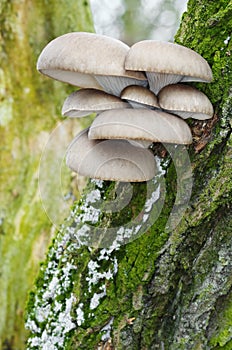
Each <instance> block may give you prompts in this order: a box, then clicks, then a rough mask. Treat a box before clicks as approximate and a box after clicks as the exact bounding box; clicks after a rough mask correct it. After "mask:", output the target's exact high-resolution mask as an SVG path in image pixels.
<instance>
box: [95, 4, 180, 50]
mask: <svg viewBox="0 0 232 350" xmlns="http://www.w3.org/2000/svg"><path fill="white" fill-rule="evenodd" d="M90 5H91V9H92V14H93V20H94V27H95V31H96V32H97V33H98V34H105V35H108V36H112V37H114V38H117V39H120V40H122V41H124V42H125V43H127V44H128V45H132V44H133V43H135V42H136V41H140V40H144V39H154V40H165V41H173V39H174V35H175V33H176V31H177V29H178V26H179V23H180V20H181V16H182V14H183V12H184V11H185V10H186V8H187V0H114V1H108V0H101V1H99V0H90Z"/></svg>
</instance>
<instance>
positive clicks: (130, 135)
mask: <svg viewBox="0 0 232 350" xmlns="http://www.w3.org/2000/svg"><path fill="white" fill-rule="evenodd" d="M88 137H89V138H90V139H92V140H93V139H98V140H99V139H128V140H137V141H138V140H146V141H150V142H164V143H175V144H190V143H192V134H191V130H190V128H189V126H188V124H187V123H186V122H185V121H184V120H182V119H181V118H179V117H176V116H174V115H172V114H169V113H166V112H163V111H159V110H150V109H114V110H109V111H104V112H102V113H100V114H99V115H98V116H97V117H96V118H95V119H94V121H93V123H92V125H91V126H90V128H89V133H88Z"/></svg>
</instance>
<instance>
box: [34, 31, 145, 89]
mask: <svg viewBox="0 0 232 350" xmlns="http://www.w3.org/2000/svg"><path fill="white" fill-rule="evenodd" d="M128 50H129V46H127V45H126V44H124V43H123V42H121V41H120V40H117V39H114V38H110V37H107V36H104V35H99V34H95V33H85V32H71V33H67V34H64V35H61V36H59V37H57V38H56V39H54V40H52V41H51V42H49V43H48V44H47V45H46V46H45V48H44V49H43V50H42V52H41V54H40V56H39V58H38V62H37V69H38V70H39V71H40V72H41V73H43V74H45V75H47V76H49V77H51V78H54V79H56V80H60V81H65V82H68V83H71V84H73V85H77V86H80V87H90V88H91V87H92V88H97V89H100V90H101V87H100V85H99V84H98V83H97V81H96V80H95V78H94V75H103V76H104V75H110V76H125V77H129V78H135V79H139V80H143V81H146V77H145V75H144V74H143V73H141V72H126V70H125V69H124V61H125V56H126V54H127V52H128ZM70 73H71V74H70ZM74 73H75V74H76V77H75V75H74ZM83 75H84V76H83ZM86 75H87V76H86ZM94 83H95V85H94ZM91 84H93V85H94V86H92V85H91Z"/></svg>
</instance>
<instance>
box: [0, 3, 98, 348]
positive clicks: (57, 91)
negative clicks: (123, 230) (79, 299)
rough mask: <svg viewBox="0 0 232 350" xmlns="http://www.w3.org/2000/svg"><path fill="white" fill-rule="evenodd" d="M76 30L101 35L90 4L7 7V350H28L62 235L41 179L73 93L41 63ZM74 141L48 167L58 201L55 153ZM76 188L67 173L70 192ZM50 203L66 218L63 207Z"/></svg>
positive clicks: (0, 128)
mask: <svg viewBox="0 0 232 350" xmlns="http://www.w3.org/2000/svg"><path fill="white" fill-rule="evenodd" d="M74 30H77V31H93V27H92V18H91V14H90V10H89V4H88V1H81V0H78V1H76V0H75V1H72V0H71V1H68V2H67V1H58V2H57V1H49V2H48V1H43V0H32V1H29V2H28V1H18V0H14V1H5V0H1V1H0V61H1V68H0V101H1V102H0V139H1V144H0V148H1V158H0V184H1V191H0V241H1V242H0V261H1V262H0V286H1V287H0V305H1V307H0V349H13V348H14V349H18V350H19V349H25V337H26V335H25V327H24V315H23V313H24V309H25V302H26V298H27V294H28V291H29V290H30V289H31V288H32V285H33V282H34V279H35V276H36V275H37V273H38V270H39V262H40V261H41V260H42V259H44V257H45V251H46V250H47V246H48V243H49V242H50V239H51V236H52V233H53V232H54V227H53V228H52V223H51V221H50V220H49V219H48V217H47V215H46V213H45V211H44V209H43V207H42V206H41V200H40V194H39V188H38V176H39V171H40V172H41V166H40V165H41V161H40V158H41V153H42V152H43V150H44V146H45V144H46V141H47V140H49V135H50V133H51V131H52V130H53V129H55V127H56V126H57V125H59V124H60V123H61V120H60V119H59V116H60V115H61V113H60V108H61V105H62V102H63V101H64V98H65V97H66V96H67V94H68V91H70V88H68V87H65V86H64V84H61V83H54V82H52V81H50V80H49V79H47V80H46V79H44V77H42V76H40V75H39V74H38V72H37V71H36V61H37V57H38V55H39V53H40V52H41V50H42V48H43V47H44V46H45V45H46V43H47V42H48V41H50V40H51V39H53V38H54V37H57V36H58V35H61V34H63V33H66V32H68V31H74ZM72 137H73V132H72V128H71V125H70V124H69V125H68V127H64V128H63V134H62V135H60V137H57V138H56V140H55V141H56V142H54V143H53V154H52V152H51V150H50V160H49V157H48V153H49V152H47V153H46V155H47V158H46V159H45V160H44V161H43V162H42V165H43V166H44V167H43V171H44V173H43V174H42V175H43V179H44V181H43V184H44V185H46V188H49V195H50V197H51V198H54V196H55V195H56V194H55V192H56V188H57V184H58V181H57V178H55V177H54V172H53V173H52V171H53V170H54V166H55V159H56V158H55V157H54V153H56V152H55V151H56V150H57V148H58V147H60V146H59V145H60V143H62V142H63V140H65V142H67V140H69V141H70V140H71V139H72ZM43 153H44V152H43ZM46 161H47V163H46ZM49 172H51V174H52V176H53V179H52V177H51V174H49ZM45 174H47V179H50V183H46V181H45V179H46V176H45ZM69 188H70V173H67V174H66V178H64V183H63V190H64V192H65V191H67V192H68V190H69ZM46 203H47V210H48V211H49V208H50V209H51V208H52V207H53V206H55V208H56V210H57V216H59V215H62V213H61V210H62V208H58V207H57V206H56V202H55V203H52V201H50V203H48V202H46ZM69 205H70V203H69ZM60 209H61V210H60Z"/></svg>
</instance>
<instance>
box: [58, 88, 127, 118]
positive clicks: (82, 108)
mask: <svg viewBox="0 0 232 350" xmlns="http://www.w3.org/2000/svg"><path fill="white" fill-rule="evenodd" d="M117 108H131V106H130V105H129V103H127V102H124V101H122V100H121V99H120V98H119V97H117V96H113V95H110V94H107V93H106V92H104V91H101V90H95V89H80V90H78V91H75V92H73V93H72V94H71V95H69V96H68V97H67V98H66V100H65V101H64V104H63V107H62V115H64V116H65V117H84V116H87V115H89V114H91V113H95V112H96V113H100V112H102V111H105V110H108V109H117Z"/></svg>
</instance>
